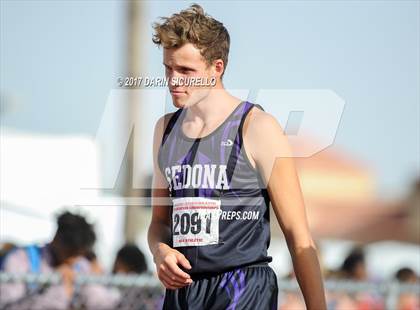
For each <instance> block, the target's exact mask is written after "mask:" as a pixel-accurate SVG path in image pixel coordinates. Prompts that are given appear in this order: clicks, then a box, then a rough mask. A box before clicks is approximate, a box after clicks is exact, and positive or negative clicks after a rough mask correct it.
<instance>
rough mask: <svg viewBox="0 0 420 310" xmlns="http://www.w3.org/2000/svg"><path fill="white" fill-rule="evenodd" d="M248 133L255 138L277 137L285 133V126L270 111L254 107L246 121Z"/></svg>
mask: <svg viewBox="0 0 420 310" xmlns="http://www.w3.org/2000/svg"><path fill="white" fill-rule="evenodd" d="M244 131H245V132H246V135H248V137H250V138H254V139H257V140H258V139H261V138H264V139H265V140H266V139H272V138H273V139H275V138H276V136H277V138H278V136H279V135H284V132H283V128H282V127H281V125H280V123H279V122H278V121H277V119H276V118H275V117H274V116H273V115H271V114H270V113H268V112H266V111H263V110H261V109H258V108H257V107H254V108H252V109H251V111H250V112H249V115H248V116H247V118H246V119H245V122H244Z"/></svg>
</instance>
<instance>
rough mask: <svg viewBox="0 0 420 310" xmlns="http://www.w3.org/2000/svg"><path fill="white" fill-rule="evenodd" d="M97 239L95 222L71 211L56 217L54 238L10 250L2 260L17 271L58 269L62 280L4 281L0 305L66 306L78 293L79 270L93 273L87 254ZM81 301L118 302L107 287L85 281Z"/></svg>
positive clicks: (95, 304)
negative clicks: (46, 281) (47, 282)
mask: <svg viewBox="0 0 420 310" xmlns="http://www.w3.org/2000/svg"><path fill="white" fill-rule="evenodd" d="M95 240H96V235H95V232H94V229H93V226H92V225H91V224H89V223H88V222H87V221H86V219H85V218H84V217H83V216H81V215H77V214H72V213H70V212H68V211H66V212H64V213H62V214H61V215H59V216H58V218H57V231H56V233H55V236H54V238H53V240H52V241H51V242H49V243H47V244H46V245H44V246H36V245H30V246H27V247H24V248H16V249H14V250H12V251H10V252H9V253H8V254H7V255H6V257H5V259H4V263H3V270H2V271H4V272H8V273H14V274H26V273H29V272H32V273H42V274H52V273H53V272H58V273H59V274H60V275H61V277H62V280H61V283H59V284H57V285H44V284H43V285H40V284H39V285H37V284H32V283H31V284H30V285H25V284H24V283H3V284H2V285H1V286H0V308H2V309H7V308H12V309H25V310H27V309H67V308H69V307H71V304H72V300H73V297H74V293H75V285H74V280H75V276H76V275H77V274H91V273H92V272H93V269H92V268H91V267H92V264H91V263H90V262H89V260H88V259H87V258H86V256H85V255H87V254H88V253H89V252H91V251H92V248H93V245H94V243H95ZM80 298H81V300H80V302H82V303H83V304H84V305H85V307H86V308H96V309H98V308H101V309H102V308H107V307H109V306H110V305H112V304H113V302H115V297H113V295H112V294H108V292H107V289H106V288H105V287H101V286H98V285H86V286H84V287H83V288H82V290H81V291H80Z"/></svg>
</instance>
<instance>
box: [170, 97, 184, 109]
mask: <svg viewBox="0 0 420 310" xmlns="http://www.w3.org/2000/svg"><path fill="white" fill-rule="evenodd" d="M172 102H173V104H174V106H175V107H176V108H178V109H180V108H185V107H187V106H188V100H187V98H180V97H175V96H172Z"/></svg>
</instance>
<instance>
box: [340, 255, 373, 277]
mask: <svg viewBox="0 0 420 310" xmlns="http://www.w3.org/2000/svg"><path fill="white" fill-rule="evenodd" d="M341 274H342V276H343V277H344V278H346V279H349V280H353V281H366V280H367V271H366V263H365V253H364V251H363V248H361V247H356V248H354V249H353V250H352V251H351V252H350V254H349V255H348V256H347V257H346V258H345V259H344V262H343V264H342V266H341Z"/></svg>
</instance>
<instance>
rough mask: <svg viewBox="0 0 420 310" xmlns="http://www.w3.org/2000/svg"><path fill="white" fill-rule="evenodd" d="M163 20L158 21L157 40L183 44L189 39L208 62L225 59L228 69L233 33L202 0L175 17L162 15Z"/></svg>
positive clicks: (167, 45) (161, 43)
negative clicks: (206, 10)
mask: <svg viewBox="0 0 420 310" xmlns="http://www.w3.org/2000/svg"><path fill="white" fill-rule="evenodd" d="M161 20H162V23H157V22H156V23H154V24H153V29H154V31H155V33H154V35H153V42H154V43H155V44H157V45H159V46H163V47H164V48H176V47H181V46H182V45H184V44H185V43H191V44H193V45H194V46H195V47H196V48H197V49H199V50H200V53H201V55H202V56H203V58H204V59H205V61H206V63H207V65H211V64H212V63H213V61H215V60H216V59H222V60H223V64H224V71H223V73H222V77H223V74H224V73H225V70H226V67H227V63H228V55H229V46H230V37H229V33H228V31H227V29H226V28H225V26H224V25H223V24H222V23H221V22H219V21H217V20H216V19H214V18H213V17H211V16H210V15H208V14H206V13H205V12H204V10H203V8H202V7H201V6H200V5H198V4H193V5H191V6H190V7H189V8H187V9H185V10H182V11H181V12H179V13H176V14H173V15H172V16H171V17H161Z"/></svg>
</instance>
